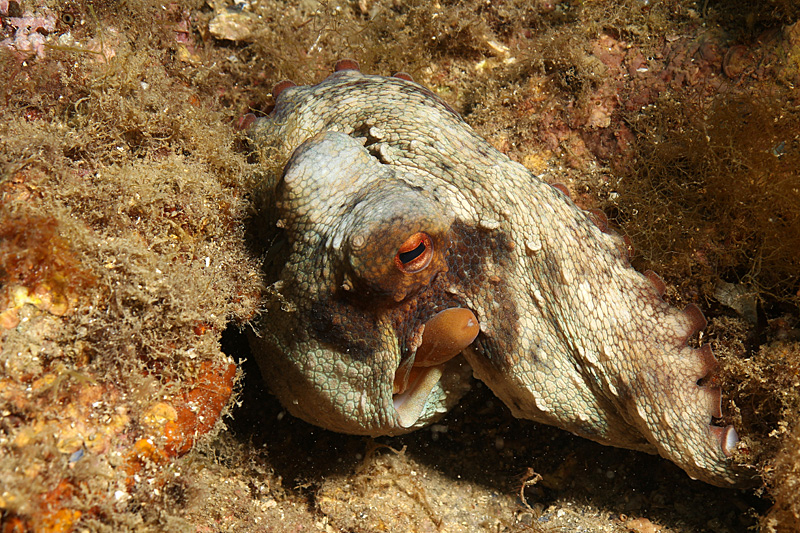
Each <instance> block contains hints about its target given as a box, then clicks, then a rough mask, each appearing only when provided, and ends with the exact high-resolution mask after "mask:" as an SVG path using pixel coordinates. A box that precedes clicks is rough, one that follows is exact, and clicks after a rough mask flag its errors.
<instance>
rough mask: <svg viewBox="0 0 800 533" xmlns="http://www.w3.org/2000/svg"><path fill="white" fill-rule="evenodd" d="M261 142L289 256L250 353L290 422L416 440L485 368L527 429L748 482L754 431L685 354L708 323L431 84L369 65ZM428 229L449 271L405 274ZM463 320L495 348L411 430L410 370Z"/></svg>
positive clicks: (444, 373) (276, 116)
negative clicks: (447, 322) (403, 380)
mask: <svg viewBox="0 0 800 533" xmlns="http://www.w3.org/2000/svg"><path fill="white" fill-rule="evenodd" d="M251 138H252V139H253V141H254V143H255V144H256V146H257V147H259V149H260V150H261V153H262V156H263V157H264V158H265V163H264V165H263V166H264V169H265V172H264V173H265V178H264V179H265V187H266V188H267V189H268V190H269V191H270V194H269V195H268V196H269V198H270V200H269V201H268V202H267V204H268V205H266V206H265V207H264V210H265V212H266V213H267V219H268V220H270V221H271V222H270V224H273V225H274V228H275V235H276V236H275V237H274V239H275V242H276V243H280V242H282V243H283V246H284V248H287V250H285V253H284V254H283V257H282V259H281V260H280V261H277V262H276V261H274V260H272V261H267V263H268V266H267V267H265V271H266V275H267V277H268V281H269V282H270V283H272V285H271V286H270V288H269V289H268V291H267V295H266V297H265V299H264V312H263V314H262V316H261V318H260V320H259V322H258V323H257V324H256V334H254V335H251V345H252V348H253V352H254V354H255V357H256V358H257V360H258V361H259V365H260V367H261V369H262V373H263V375H264V377H265V379H266V380H267V382H268V383H269V385H270V387H271V388H272V390H273V391H274V392H275V393H276V394H277V396H278V397H279V399H280V400H281V401H282V403H283V404H284V405H285V406H286V407H287V408H288V409H289V410H290V412H292V413H293V414H295V415H296V416H299V417H300V418H303V419H305V420H307V421H309V422H311V423H314V424H317V425H320V426H323V427H325V428H328V429H332V430H335V431H340V432H345V433H354V434H366V435H394V434H399V433H403V432H406V431H410V430H412V429H415V428H417V427H421V426H424V425H425V424H427V423H430V422H431V421H432V420H434V419H435V418H436V417H437V416H439V415H440V414H441V413H443V412H445V411H446V410H447V409H449V408H450V407H451V406H452V405H453V404H455V403H456V402H457V401H458V399H459V397H460V396H461V395H462V394H463V393H464V392H465V391H466V390H467V389H468V387H469V380H470V378H469V376H470V374H471V373H472V372H474V375H475V377H477V378H479V379H481V380H483V381H484V382H485V383H486V384H487V385H488V386H489V387H490V388H491V390H492V391H493V392H494V393H495V394H496V395H497V396H498V397H499V398H500V399H501V400H502V401H503V402H504V403H505V404H506V405H507V406H508V407H509V409H511V411H512V413H513V414H514V415H515V416H516V417H520V418H527V419H531V420H535V421H538V422H543V423H546V424H553V425H556V426H558V427H561V428H564V429H566V430H568V431H571V432H573V433H575V434H577V435H580V436H582V437H586V438H589V439H592V440H594V441H597V442H600V443H603V444H607V445H612V446H619V447H624V448H630V449H634V450H641V451H645V452H649V453H658V454H660V455H661V456H663V457H665V458H667V459H669V460H670V461H673V462H674V463H675V464H677V465H678V466H680V467H681V468H682V469H684V470H685V471H686V472H687V473H688V474H689V475H690V476H692V477H693V478H696V479H700V480H703V481H705V482H708V483H711V484H714V485H718V486H733V485H737V484H741V483H742V480H743V477H742V475H741V473H740V471H739V470H738V469H737V467H736V466H735V465H734V464H732V462H731V459H730V458H729V454H730V452H731V450H732V448H733V447H734V446H735V445H736V443H737V441H738V439H737V437H736V433H735V431H734V430H733V428H732V427H731V426H728V427H719V426H717V425H715V424H714V422H715V420H716V419H717V418H719V417H721V415H722V413H721V411H720V391H719V388H718V387H716V386H714V385H713V380H710V379H704V378H708V376H709V374H710V373H711V372H712V371H713V370H714V368H715V366H716V361H715V359H714V356H713V355H712V353H711V350H710V348H709V347H708V346H703V347H701V348H692V347H689V346H687V340H688V339H689V338H690V337H691V336H692V335H694V334H696V333H697V332H698V331H699V330H700V329H702V328H703V327H704V326H705V320H704V318H703V316H702V313H701V312H700V311H699V309H697V308H696V307H695V306H689V307H688V308H687V309H685V310H683V311H681V310H678V309H675V308H674V307H671V306H670V305H668V304H666V303H665V302H664V301H663V300H662V299H661V293H662V292H663V283H662V282H661V281H660V280H659V279H658V278H657V276H655V275H654V274H652V273H648V274H647V275H643V274H640V273H639V272H637V271H635V270H634V269H633V268H631V267H630V265H629V263H628V259H627V255H626V247H625V245H624V244H623V243H622V240H621V239H620V238H619V237H618V236H616V235H612V234H608V233H605V232H603V231H601V230H600V229H599V228H598V227H597V225H596V224H595V223H593V222H592V219H591V217H590V216H589V215H587V213H586V212H584V211H582V210H581V209H580V208H578V207H576V206H575V205H574V204H573V203H572V201H571V200H570V199H569V198H568V197H567V196H566V195H565V194H563V193H562V192H561V191H560V190H559V189H557V188H555V187H553V186H551V185H549V184H548V183H546V181H545V180H549V181H557V179H556V177H555V176H536V175H534V174H532V173H531V172H530V171H528V170H527V169H526V168H525V167H523V166H522V165H520V164H518V163H516V162H513V161H511V160H510V159H509V158H508V157H506V156H505V155H503V154H502V153H500V152H498V151H497V150H495V149H494V148H493V147H492V146H491V145H490V144H489V143H487V142H486V141H485V140H484V139H482V138H481V137H479V136H478V135H477V134H476V133H475V132H473V131H472V129H470V127H469V126H467V124H466V123H465V122H464V121H463V120H462V119H461V117H460V116H459V115H458V114H457V113H455V112H454V111H453V110H452V109H451V108H450V107H449V106H448V105H447V104H445V103H444V102H443V101H441V100H440V99H439V98H437V97H436V96H435V95H434V94H432V93H431V92H430V91H429V90H427V89H425V88H423V87H421V86H420V85H418V84H416V83H414V82H411V81H407V80H406V79H400V78H396V77H395V78H386V77H380V76H369V75H364V74H362V73H360V72H358V71H357V70H341V71H339V72H336V73H334V74H332V75H331V76H329V77H328V78H327V79H325V80H324V81H322V82H321V83H319V84H317V85H314V86H291V84H285V85H284V86H283V87H281V89H280V91H279V95H278V96H277V99H276V105H275V108H274V110H273V111H272V113H271V114H270V116H268V117H265V118H262V119H259V120H257V121H256V122H255V124H254V126H253V128H252V129H251ZM276 161H277V162H278V164H279V165H280V167H281V168H283V173H282V174H280V172H271V171H270V170H269V169H270V168H271V167H270V165H271V164H273V163H275V162H276ZM284 163H285V166H284ZM415 232H425V233H427V234H428V235H430V236H431V239H432V244H433V258H432V260H431V263H430V265H428V267H426V268H425V269H423V270H422V271H420V272H415V273H406V272H402V271H400V270H399V269H398V268H397V267H396V265H395V262H394V260H395V255H396V253H397V250H398V248H399V247H400V245H401V244H402V243H403V242H404V240H405V239H406V238H408V237H409V235H412V234H414V233H415ZM276 247H278V248H279V246H277V245H276ZM268 255H269V254H268ZM273 255H274V254H273ZM451 307H462V308H466V309H469V310H471V311H472V312H473V313H474V315H475V316H476V317H477V319H478V321H479V323H480V333H479V334H478V337H477V339H476V340H475V341H474V342H473V343H472V345H470V346H469V347H468V348H467V349H465V350H464V351H463V353H462V354H461V356H458V357H456V358H455V359H453V360H451V361H450V362H449V363H447V364H446V365H445V366H444V367H442V368H439V369H438V371H439V372H441V379H439V380H438V382H436V378H437V377H438V376H439V374H435V375H433V377H429V379H430V380H431V383H433V382H436V383H435V385H434V386H433V388H432V390H431V391H430V394H429V395H428V396H427V397H426V399H425V400H424V401H423V402H422V403H424V406H423V407H421V408H420V411H421V412H420V413H419V417H418V418H416V415H414V416H411V418H410V419H404V420H401V419H400V417H399V416H398V411H397V410H395V407H394V403H393V400H394V399H393V389H392V382H393V379H394V376H395V372H396V371H398V367H401V365H409V364H411V363H412V362H413V357H414V352H415V350H416V348H417V346H418V345H419V343H420V337H421V334H422V329H423V325H424V324H425V322H426V321H427V320H428V319H430V318H431V317H432V316H433V315H434V314H436V313H437V312H438V311H441V310H442V309H446V308H451ZM428 388H430V384H429V387H428ZM414 390H417V389H414ZM421 390H424V391H426V392H427V390H428V389H421ZM420 397H423V398H425V396H424V394H423V395H422V396H420Z"/></svg>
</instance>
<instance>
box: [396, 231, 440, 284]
mask: <svg viewBox="0 0 800 533" xmlns="http://www.w3.org/2000/svg"><path fill="white" fill-rule="evenodd" d="M432 258H433V241H432V240H431V237H430V235H428V234H427V233H423V232H418V233H415V234H414V235H412V236H411V237H409V238H408V239H406V241H405V242H404V243H403V244H401V245H400V248H399V249H398V250H397V255H396V256H394V264H395V265H396V266H397V268H398V269H400V270H401V271H402V272H405V273H407V274H414V273H415V272H419V271H420V270H423V269H424V268H425V267H427V266H428V265H429V264H430V262H431V259H432Z"/></svg>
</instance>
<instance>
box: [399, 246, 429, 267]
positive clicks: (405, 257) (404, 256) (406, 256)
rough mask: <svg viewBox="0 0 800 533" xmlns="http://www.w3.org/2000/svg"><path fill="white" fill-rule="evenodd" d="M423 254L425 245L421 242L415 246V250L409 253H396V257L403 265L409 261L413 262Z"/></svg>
mask: <svg viewBox="0 0 800 533" xmlns="http://www.w3.org/2000/svg"><path fill="white" fill-rule="evenodd" d="M424 253H425V243H424V242H421V243H419V246H417V247H416V248H414V249H413V250H411V251H409V252H400V253H398V254H397V257H399V258H400V261H401V262H402V263H403V264H404V265H405V264H407V263H410V262H411V261H413V260H414V259H416V258H417V257H419V256H421V255H422V254H424Z"/></svg>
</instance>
